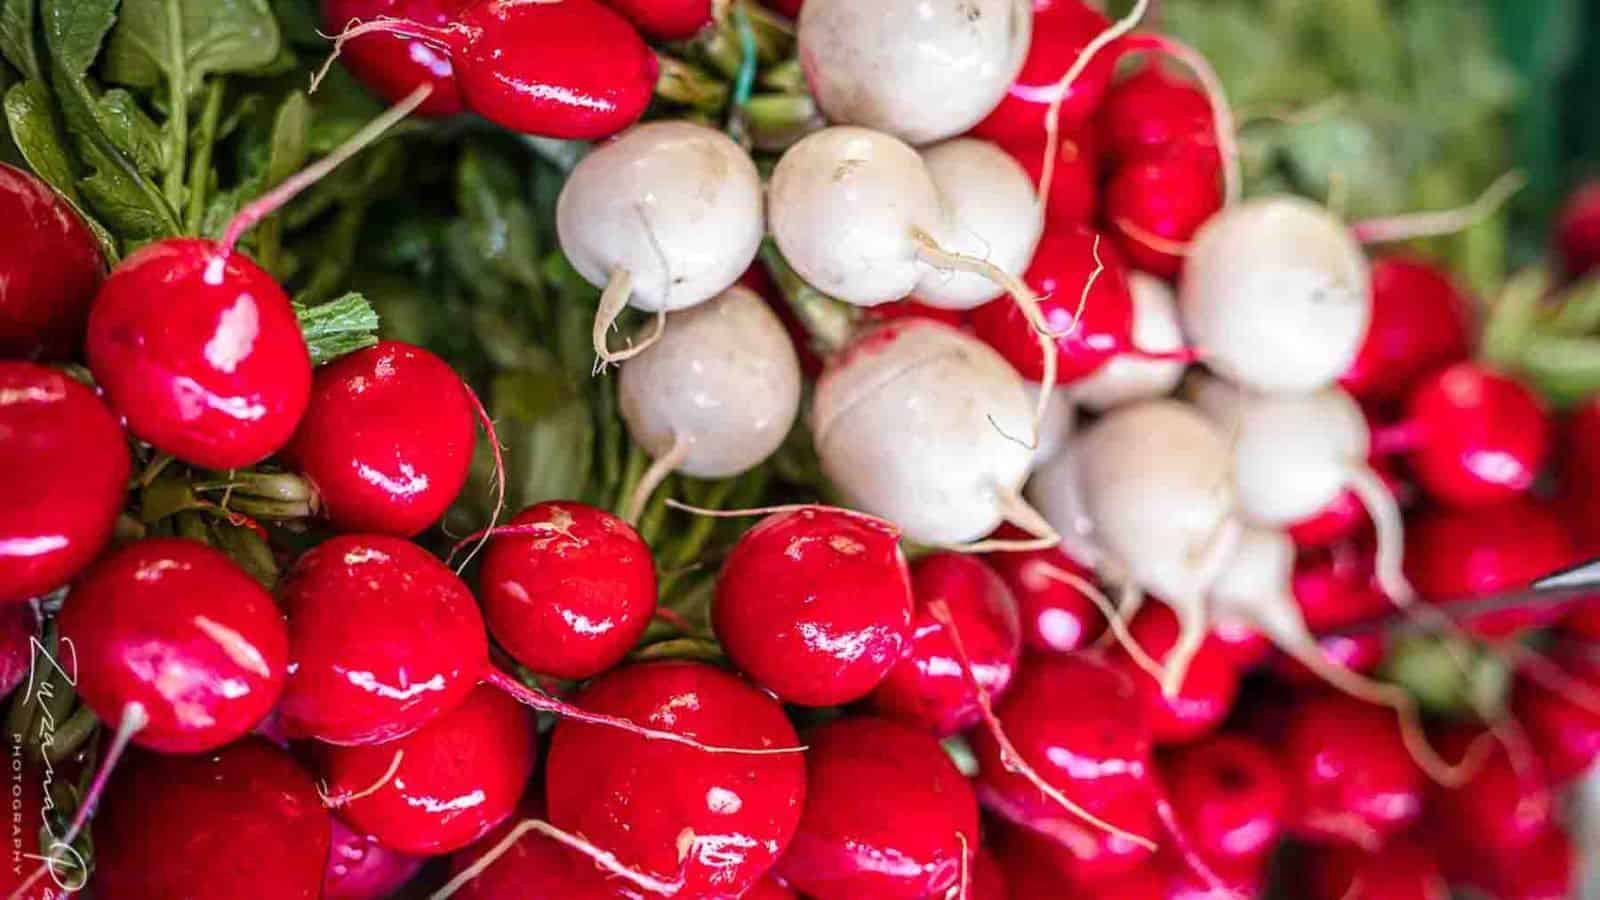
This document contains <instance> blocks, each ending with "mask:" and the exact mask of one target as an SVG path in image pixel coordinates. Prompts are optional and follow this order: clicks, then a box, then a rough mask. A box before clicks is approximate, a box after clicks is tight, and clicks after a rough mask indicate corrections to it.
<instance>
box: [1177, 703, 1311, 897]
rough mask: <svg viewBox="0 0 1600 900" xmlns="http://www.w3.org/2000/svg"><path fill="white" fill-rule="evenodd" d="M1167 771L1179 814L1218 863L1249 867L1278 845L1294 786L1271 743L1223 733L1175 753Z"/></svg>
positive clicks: (1195, 838)
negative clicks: (1286, 780)
mask: <svg viewBox="0 0 1600 900" xmlns="http://www.w3.org/2000/svg"><path fill="white" fill-rule="evenodd" d="M1161 772H1162V775H1163V779H1164V780H1165V782H1166V784H1167V789H1168V791H1170V792H1171V794H1172V805H1173V807H1174V808H1175V809H1176V810H1177V812H1178V818H1180V819H1181V820H1182V821H1183V822H1184V823H1185V824H1186V825H1187V826H1188V827H1189V830H1190V834H1191V835H1192V836H1193V839H1194V841H1195V844H1196V846H1197V848H1198V849H1199V851H1200V852H1201V853H1202V854H1204V855H1205V856H1206V858H1207V859H1209V860H1211V861H1212V862H1213V863H1215V864H1217V865H1219V866H1221V867H1223V868H1239V867H1247V866H1249V865H1250V864H1252V863H1257V862H1259V861H1261V860H1263V859H1265V858H1266V856H1267V855H1268V854H1270V853H1271V852H1272V851H1273V850H1275V849H1276V848H1277V845H1278V839H1279V837H1280V836H1281V835H1282V832H1283V822H1284V810H1285V809H1286V808H1287V807H1288V804H1289V797H1288V788H1287V786H1286V785H1285V784H1284V778H1283V774H1282V773H1281V772H1280V771H1279V770H1278V763H1277V760H1276V759H1275V758H1274V757H1273V755H1272V753H1271V752H1270V751H1268V749H1267V748H1266V747H1265V746H1263V745H1261V744H1259V743H1257V742H1256V741H1254V740H1251V739H1250V738H1247V737H1244V736H1241V735H1234V734H1221V735H1217V736H1215V737H1212V738H1209V739H1207V740H1205V741H1203V742H1201V743H1198V744H1191V745H1190V746H1187V747H1183V748H1180V749H1178V750H1175V751H1173V753H1172V754H1171V755H1170V756H1168V757H1167V758H1166V759H1165V760H1163V761H1162V763H1161Z"/></svg>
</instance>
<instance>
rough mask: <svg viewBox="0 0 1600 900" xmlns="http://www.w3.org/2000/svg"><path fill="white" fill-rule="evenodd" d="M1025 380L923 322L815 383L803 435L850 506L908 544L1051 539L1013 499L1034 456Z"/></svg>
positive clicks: (866, 346) (872, 338) (866, 348)
mask: <svg viewBox="0 0 1600 900" xmlns="http://www.w3.org/2000/svg"><path fill="white" fill-rule="evenodd" d="M1029 422H1030V419H1029V404H1028V394H1027V391H1026V389H1025V388H1024V387H1023V382H1022V378H1021V377H1020V376H1018V375H1017V373H1016V370H1014V369H1012V368H1011V366H1010V365H1009V364H1007V363H1006V361H1005V360H1004V359H1002V358H1001V357H1000V355H999V354H998V353H995V352H994V351H993V350H991V349H990V348H989V347H988V345H986V344H984V343H982V342H981V341H979V340H977V339H976V338H973V337H971V336H969V335H967V334H965V333H963V332H961V331H958V330H957V329H954V328H951V327H949V326H948V325H943V324H941V323H938V322H933V321H929V320H925V319H907V320H901V321H897V322H892V323H889V324H886V325H883V326H880V327H878V328H877V329H875V330H873V331H870V332H868V333H866V334H864V335H862V336H861V337H859V338H858V339H857V340H856V341H855V342H854V343H853V344H851V345H850V346H849V347H848V348H846V349H845V351H844V352H843V353H842V354H841V355H840V357H839V358H838V359H837V360H835V361H834V363H833V365H832V366H830V368H829V369H828V371H826V372H824V373H823V375H822V377H821V378H820V379H818V381H817V389H816V397H815V399H814V401H813V405H812V408H811V430H812V434H813V436H814V438H815V442H816V448H817V455H818V457H820V459H821V461H822V469H823V471H824V472H825V473H826V474H827V475H828V477H829V479H830V480H831V481H832V483H833V484H834V486H835V487H837V488H838V489H839V490H840V491H841V492H842V493H843V494H844V496H845V498H846V499H847V500H848V501H849V502H850V504H851V505H853V506H855V507H857V508H859V509H861V510H862V511H864V512H867V513H871V514H872V515H875V516H879V517H881V518H884V519H887V520H889V521H891V522H894V523H895V524H896V525H898V526H900V527H901V528H902V529H903V530H904V533H905V536H906V538H907V539H909V540H912V541H916V542H919V543H923V544H932V545H941V546H951V545H960V544H965V543H967V542H969V541H974V540H976V539H978V538H981V537H983V536H984V535H986V534H988V533H989V532H991V531H993V530H994V529H995V528H996V527H997V526H999V525H1000V523H1001V522H1002V521H1009V522H1011V523H1012V524H1015V525H1017V526H1018V527H1020V528H1022V529H1023V530H1025V531H1028V532H1030V533H1033V534H1035V535H1039V536H1040V537H1041V538H1042V539H1043V543H1045V544H1053V543H1055V536H1054V535H1053V534H1052V533H1051V532H1050V530H1049V527H1048V526H1047V525H1045V524H1044V523H1043V521H1042V520H1041V519H1040V518H1039V516H1038V514H1037V513H1034V512H1033V510H1032V509H1031V508H1029V507H1028V506H1027V505H1026V504H1025V503H1024V502H1023V501H1022V499H1021V497H1020V496H1019V491H1020V489H1021V487H1022V482H1023V479H1024V478H1025V477H1026V476H1027V472H1028V462H1029V460H1030V459H1031V457H1032V455H1033V451H1032V450H1031V449H1030V448H1029V447H1028V445H1027V444H1026V443H1024V439H1023V437H1022V436H1024V435H1026V434H1027V430H1028V427H1029Z"/></svg>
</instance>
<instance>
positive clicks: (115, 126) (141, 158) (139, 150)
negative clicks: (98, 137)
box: [95, 89, 166, 177]
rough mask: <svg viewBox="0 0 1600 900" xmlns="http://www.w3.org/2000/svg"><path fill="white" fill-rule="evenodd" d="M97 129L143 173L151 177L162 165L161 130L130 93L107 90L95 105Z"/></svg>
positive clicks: (159, 170) (163, 153) (157, 172)
mask: <svg viewBox="0 0 1600 900" xmlns="http://www.w3.org/2000/svg"><path fill="white" fill-rule="evenodd" d="M95 114H96V118H97V119H98V120H99V122H100V128H101V129H102V130H103V131H104V132H105V135H106V137H107V138H109V139H110V140H111V143H112V145H113V146H115V147H116V148H117V150H119V151H121V153H122V154H123V155H124V156H126V157H128V159H130V160H132V161H133V164H134V165H136V166H138V167H139V171H140V172H142V173H143V174H144V175H145V176H147V177H149V176H154V175H157V174H159V173H160V172H161V171H162V168H163V167H164V166H165V164H166V162H165V158H164V157H165V150H164V147H163V145H162V141H161V129H160V128H158V127H156V123H154V122H152V121H150V117H149V116H147V115H145V113H144V110H142V109H140V108H139V103H138V101H136V100H134V98H133V95H132V94H129V93H128V92H127V91H124V90H120V89H119V90H111V91H106V92H105V94H103V95H101V97H100V102H99V103H98V104H96V105H95Z"/></svg>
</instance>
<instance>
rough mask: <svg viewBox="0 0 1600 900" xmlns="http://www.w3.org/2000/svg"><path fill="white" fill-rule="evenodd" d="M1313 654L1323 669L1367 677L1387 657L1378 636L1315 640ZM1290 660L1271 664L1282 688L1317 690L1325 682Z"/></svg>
mask: <svg viewBox="0 0 1600 900" xmlns="http://www.w3.org/2000/svg"><path fill="white" fill-rule="evenodd" d="M1317 651H1318V653H1320V654H1321V656H1322V659H1323V660H1324V661H1325V662H1326V664H1327V665H1332V666H1338V667H1339V668H1341V669H1347V670H1349V671H1351V672H1354V673H1356V674H1358V675H1371V674H1373V673H1374V672H1376V671H1378V669H1379V667H1380V666H1382V665H1383V661H1384V659H1385V658H1386V657H1388V655H1389V644H1388V641H1387V640H1386V639H1385V637H1384V636H1383V635H1381V634H1330V635H1328V636H1326V637H1321V638H1318V639H1317ZM1322 668H1323V667H1322V666H1321V665H1320V664H1319V667H1318V669H1317V670H1316V671H1313V670H1312V669H1309V668H1307V667H1306V664H1305V663H1304V662H1303V661H1301V660H1298V659H1295V658H1294V657H1292V656H1278V657H1275V658H1274V659H1273V660H1272V674H1273V676H1274V677H1276V678H1278V679H1279V680H1280V681H1282V682H1284V683H1285V684H1291V685H1296V686H1299V687H1302V688H1311V687H1320V686H1322V685H1325V684H1327V679H1326V678H1324V677H1323V676H1322V675H1319V674H1318V672H1320V671H1322Z"/></svg>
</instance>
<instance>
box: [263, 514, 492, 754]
mask: <svg viewBox="0 0 1600 900" xmlns="http://www.w3.org/2000/svg"><path fill="white" fill-rule="evenodd" d="M279 597H280V598H281V600H282V602H283V606H284V609H285V611H286V612H287V613H288V615H289V657H290V660H291V663H292V665H293V671H292V674H291V675H290V676H289V681H288V685H287V687H286V688H285V690H284V695H283V702H282V704H281V706H280V713H281V715H282V718H283V725H284V729H285V730H286V731H287V733H288V734H289V736H290V737H295V738H301V737H314V738H316V739H317V740H320V741H324V742H326V743H331V744H341V745H355V744H377V743H382V742H384V741H391V740H394V739H396V738H400V737H403V736H405V735H407V734H410V733H411V732H413V731H415V730H417V729H418V728H420V727H422V726H423V725H424V724H426V723H427V722H429V721H430V720H432V719H434V718H436V717H438V716H439V715H441V714H442V713H444V712H446V711H448V710H450V709H452V708H454V707H455V706H457V705H458V704H459V703H461V701H462V700H464V699H465V698H466V697H467V695H468V694H469V693H470V692H471V691H472V689H473V685H475V684H476V683H477V681H478V678H479V676H480V675H481V674H482V672H483V670H484V667H485V665H486V664H487V660H488V658H489V656H488V654H489V648H488V638H487V636H486V635H485V634H484V628H483V621H482V619H481V617H480V615H479V613H478V609H477V604H476V603H475V602H474V601H473V598H472V593H471V592H470V591H468V590H467V586H466V585H465V584H463V583H462V582H461V579H459V578H457V577H456V575H455V573H454V572H452V571H450V569H449V568H448V567H446V566H445V565H444V563H441V562H440V561H439V560H437V559H435V558H434V557H433V556H431V555H430V554H428V553H427V552H426V551H424V550H423V549H422V548H420V547H418V546H416V545H415V544H412V543H410V542H409V541H403V540H400V539H398V538H391V537H384V536H381V535H344V536H340V537H335V538H332V539H330V540H328V541H326V542H324V543H322V544H320V545H318V546H317V547H315V548H314V549H312V550H311V551H309V552H307V553H306V554H305V555H304V556H301V557H300V559H299V560H297V561H296V562H295V564H294V566H293V567H292V568H291V569H290V570H289V572H288V573H287V574H286V575H285V576H284V579H283V582H282V584H280V586H279ZM380 771H381V770H380Z"/></svg>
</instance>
